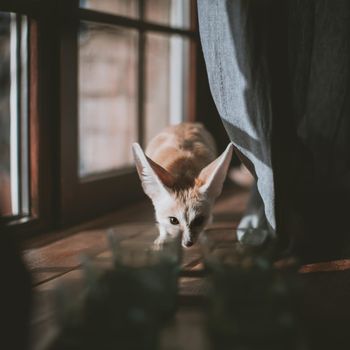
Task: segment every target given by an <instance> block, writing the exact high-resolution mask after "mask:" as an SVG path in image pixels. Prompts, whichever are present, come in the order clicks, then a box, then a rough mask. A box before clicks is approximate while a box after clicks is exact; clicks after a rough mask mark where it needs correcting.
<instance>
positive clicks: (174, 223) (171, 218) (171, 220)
mask: <svg viewBox="0 0 350 350" xmlns="http://www.w3.org/2000/svg"><path fill="white" fill-rule="evenodd" d="M169 221H170V223H171V224H172V225H178V224H179V220H178V219H176V217H174V216H170V217H169Z"/></svg>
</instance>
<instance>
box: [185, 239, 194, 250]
mask: <svg viewBox="0 0 350 350" xmlns="http://www.w3.org/2000/svg"><path fill="white" fill-rule="evenodd" d="M194 243H195V242H194V241H193V240H192V239H186V240H183V241H182V246H183V247H184V248H189V247H192V246H193V244H194Z"/></svg>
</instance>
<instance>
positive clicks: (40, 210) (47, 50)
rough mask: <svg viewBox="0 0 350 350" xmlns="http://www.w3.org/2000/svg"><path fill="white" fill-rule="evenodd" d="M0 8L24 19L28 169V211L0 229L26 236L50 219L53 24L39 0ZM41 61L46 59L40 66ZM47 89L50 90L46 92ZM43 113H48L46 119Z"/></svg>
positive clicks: (11, 1)
mask: <svg viewBox="0 0 350 350" xmlns="http://www.w3.org/2000/svg"><path fill="white" fill-rule="evenodd" d="M0 11H4V12H13V13H18V14H21V15H24V16H27V18H28V85H27V92H28V97H27V98H28V105H27V106H24V108H27V110H28V141H29V142H28V143H29V145H28V146H29V150H28V168H29V174H28V176H29V188H28V192H29V212H28V213H27V214H25V215H18V216H13V217H10V218H9V219H7V220H6V222H2V231H4V232H5V233H6V232H8V233H10V234H14V235H15V236H17V237H19V238H21V237H28V236H32V235H35V234H36V233H37V232H42V231H44V230H48V229H49V228H50V227H51V226H52V224H53V222H54V215H55V214H54V202H53V199H54V192H55V191H54V183H53V180H52V179H53V177H52V176H51V175H52V174H51V171H52V170H53V169H54V167H55V165H54V157H53V153H54V152H53V150H54V148H55V147H54V132H53V131H54V129H53V125H54V121H55V120H56V118H55V116H54V115H52V110H54V108H52V107H53V103H52V102H53V100H54V98H55V97H54V96H55V93H54V92H52V90H53V86H54V84H55V83H54V79H53V77H54V75H55V67H54V62H53V59H52V57H53V50H52V48H53V46H54V42H55V40H52V34H53V32H54V31H55V29H54V23H53V22H52V21H50V20H48V18H47V14H48V13H50V8H48V7H47V5H46V6H45V4H44V2H43V1H42V2H41V1H23V0H4V1H3V2H2V3H1V5H0ZM45 62H50V63H51V64H50V65H48V67H46V68H45V69H42V67H43V65H45ZM49 91H50V93H49ZM47 115H52V119H51V118H47Z"/></svg>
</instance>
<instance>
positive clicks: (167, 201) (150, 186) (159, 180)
mask: <svg viewBox="0 0 350 350" xmlns="http://www.w3.org/2000/svg"><path fill="white" fill-rule="evenodd" d="M232 147H233V146H232V144H229V145H228V146H227V148H226V150H225V151H224V153H223V154H222V155H221V156H220V157H218V158H215V157H216V147H215V142H214V140H213V138H212V136H211V135H210V134H209V132H208V131H207V130H206V129H205V128H204V127H203V125H202V124H199V123H181V124H179V125H175V126H170V127H168V128H166V129H165V130H164V131H162V132H161V133H160V134H158V135H157V136H156V137H154V138H153V139H152V140H151V141H150V143H149V145H148V147H147V149H146V154H147V156H146V155H145V154H144V152H143V150H142V149H141V147H140V145H139V144H137V143H135V144H133V153H134V159H135V164H136V168H137V171H138V174H139V176H140V179H141V183H142V187H143V189H144V191H145V193H146V194H147V195H148V196H149V197H150V198H151V200H152V202H153V206H154V208H155V216H156V220H157V223H158V227H159V237H158V239H157V240H156V242H155V243H156V244H157V245H158V246H159V245H162V243H163V242H164V240H165V239H166V238H167V237H168V236H177V235H181V236H182V245H183V246H184V247H189V246H191V245H192V244H194V243H195V241H196V240H197V238H198V235H199V234H200V233H201V232H202V231H203V230H204V228H205V227H206V226H207V225H208V223H210V221H211V217H212V214H211V212H212V207H213V204H214V201H215V199H216V198H217V197H218V196H219V195H220V193H221V191H222V186H223V183H224V180H225V178H226V174H227V170H228V167H229V164H230V161H231V157H232Z"/></svg>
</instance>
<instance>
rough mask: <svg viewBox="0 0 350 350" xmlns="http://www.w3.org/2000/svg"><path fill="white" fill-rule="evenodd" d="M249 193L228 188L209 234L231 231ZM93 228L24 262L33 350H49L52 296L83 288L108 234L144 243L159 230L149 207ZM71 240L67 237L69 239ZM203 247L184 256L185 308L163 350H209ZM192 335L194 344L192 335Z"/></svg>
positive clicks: (43, 242) (38, 248)
mask: <svg viewBox="0 0 350 350" xmlns="http://www.w3.org/2000/svg"><path fill="white" fill-rule="evenodd" d="M247 198H248V193H247V190H244V189H240V188H238V187H234V186H229V187H227V188H226V189H225V191H224V193H223V195H222V196H221V197H220V199H219V200H218V202H217V203H216V206H215V209H214V220H213V223H212V224H211V225H210V227H209V229H220V230H232V232H233V231H234V228H235V227H236V225H237V222H238V220H239V218H240V217H241V215H242V213H243V211H244V208H245V206H246V203H247ZM90 226H93V227H94V228H93V229H92V228H89V229H84V227H81V228H78V229H76V230H75V231H76V232H75V233H72V232H68V233H69V235H68V236H67V233H54V234H53V235H52V236H53V237H54V239H56V240H54V241H51V240H52V239H53V238H50V237H46V238H44V239H40V240H36V241H33V242H29V244H28V248H27V249H26V250H25V251H24V259H25V261H26V263H27V266H28V268H29V270H30V271H31V273H32V279H33V288H34V312H33V317H32V328H33V336H32V339H33V340H32V341H33V344H34V345H33V349H35V350H37V349H45V346H46V344H47V342H48V341H49V339H50V337H51V335H52V331H53V327H52V325H53V312H54V310H53V303H52V299H53V291H54V290H55V288H56V287H57V286H59V285H62V284H75V285H79V283H80V282H81V280H82V270H81V258H82V256H83V255H88V256H92V257H94V258H96V259H99V258H101V257H103V256H105V255H106V254H108V248H107V240H106V231H107V229H110V228H113V229H114V231H115V232H116V234H118V236H120V237H123V239H135V240H144V239H147V237H150V236H151V235H154V233H155V231H156V227H155V225H154V219H153V208H152V206H151V203H150V202H149V201H144V202H142V203H138V204H137V205H134V206H132V207H130V208H127V209H125V210H122V211H119V212H117V213H113V214H112V215H109V216H108V217H105V218H103V219H102V220H98V221H97V222H95V223H92V225H91V224H90ZM65 236H67V237H65ZM201 269H202V263H201V255H200V252H199V249H198V246H196V245H195V246H194V247H192V248H190V249H186V250H185V251H184V256H183V263H182V272H181V277H180V281H179V303H180V305H181V306H180V308H179V311H178V313H177V315H176V317H175V321H174V322H173V324H172V325H171V326H169V327H168V328H167V329H165V330H164V332H163V336H162V340H161V343H162V347H161V348H162V349H191V350H197V349H198V350H205V349H206V348H207V341H206V335H205V332H204V329H205V325H204V316H203V313H202V311H201V302H202V295H203V292H204V289H205V285H204V283H203V281H204V279H203V278H202V274H201ZM189 329H190V330H191V341H190V342H189V340H188V339H187V338H188V331H189Z"/></svg>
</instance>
